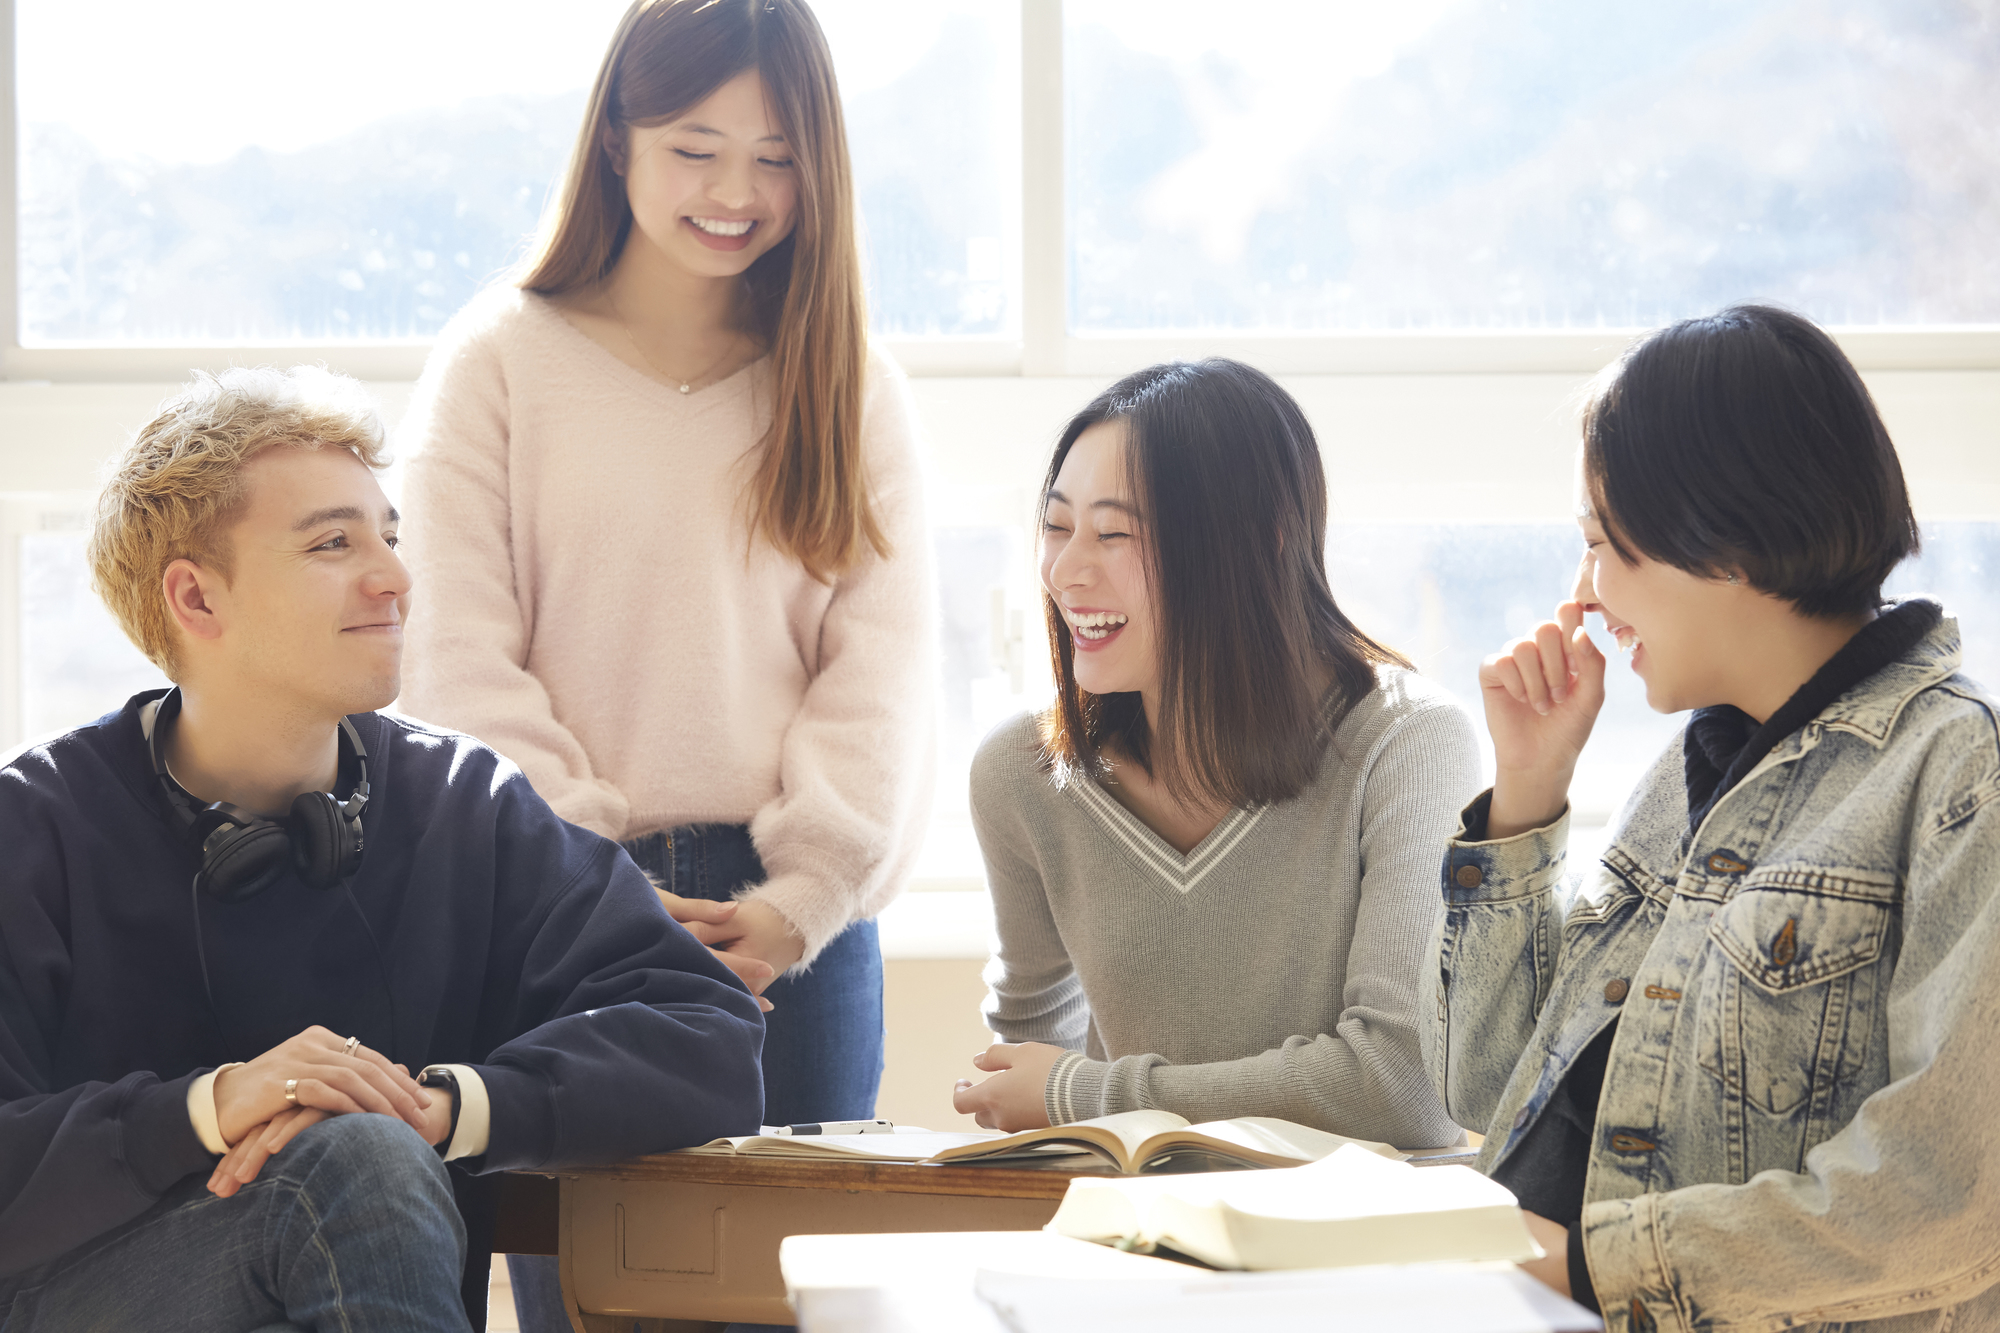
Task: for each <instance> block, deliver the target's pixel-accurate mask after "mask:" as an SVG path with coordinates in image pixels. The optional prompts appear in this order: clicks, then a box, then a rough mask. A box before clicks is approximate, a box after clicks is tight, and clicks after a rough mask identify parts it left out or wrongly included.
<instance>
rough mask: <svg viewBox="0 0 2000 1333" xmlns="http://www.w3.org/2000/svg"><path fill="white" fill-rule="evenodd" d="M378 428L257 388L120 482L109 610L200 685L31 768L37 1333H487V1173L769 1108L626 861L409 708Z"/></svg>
mask: <svg viewBox="0 0 2000 1333" xmlns="http://www.w3.org/2000/svg"><path fill="white" fill-rule="evenodd" d="M381 438H382V437H381V429H380V426H379V424H378V423H377V421H376V419H375V416H374V413H373V411H372V409H371V408H370V407H369V406H368V404H367V402H366V400H365V397H364V396H363V395H362V394H361V392H360V390H359V387H358V386H356V385H354V384H353V383H352V382H351V381H346V380H342V379H340V378H339V377H336V376H331V375H328V374H327V373H326V372H324V371H315V370H310V369H300V370H295V371H291V372H289V373H283V372H277V371H269V370H263V371H247V370H237V371H230V372H228V373H226V374H224V375H221V376H219V377H203V378H202V379H200V380H199V381H198V382H196V383H195V384H194V385H192V386H190V387H189V388H188V389H187V390H185V391H184V392H183V393H182V394H180V395H179V396H178V397H176V398H175V399H173V400H172V401H171V402H169V403H168V404H167V405H166V406H165V409H164V410H163V411H162V413H161V414H160V416H159V417H158V419H156V420H155V421H153V422H152V423H151V424H150V425H148V426H147V427H145V429H143V430H142V431H141V432H140V433H139V436H138V438H137V439H136V440H135V441H134V443H133V445H132V446H131V448H130V449H129V450H128V451H127V452H126V454H125V456H124V458H123V459H122V461H121V462H120V464H119V465H118V468H117V470H116V472H115V473H114V475H113V476H112V478H111V480H110V481H109V482H108V483H107V485H106V487H105V489H104V493H103V497H102V499H101V500H100V502H99V508H98V514H97V521H96V526H95V529H94V531H93V533H92V537H91V544H90V557H91V566H92V570H93V572H94V576H95V579H96V582H97V586H98V590H99V592H100V593H101V594H102V595H103V597H104V599H105V601H106V602H107V603H108V604H109V605H110V606H111V608H112V610H113V611H114V612H115V613H116V614H117V616H118V618H119V620H120V622H121V623H122V624H123V625H124V627H125V628H126V630H127V632H128V633H129V634H130V635H131V636H132V638H133V639H134V641H136V642H137V643H138V644H139V646H140V647H141V648H142V649H143V650H144V651H145V652H146V654H147V655H148V656H149V657H151V658H152V659H153V661H155V662H156V663H158V664H159V665H160V667H161V668H162V669H163V670H164V671H165V672H166V673H167V675H168V676H169V677H170V678H171V679H172V680H173V681H175V682H176V688H175V689H174V690H172V691H149V692H147V693H144V694H141V695H139V696H137V697H135V698H133V699H132V700H130V701H129V702H127V703H126V705H125V706H124V707H123V708H122V709H119V710H118V711H117V712H114V713H111V714H108V715H106V716H105V717H103V718H100V719H99V720H98V721H96V722H94V723H92V724H90V725H89V726H86V727H82V728H79V729H78V730H76V731H73V732H70V733H68V734H67V735H64V736H61V737H58V738H57V739H55V740H53V741H49V742H47V743H45V744H41V745H37V746H35V747H33V748H31V749H28V750H26V751H24V752H22V753H20V754H18V755H15V756H12V757H10V758H9V759H8V760H7V762H5V763H4V764H0V844H3V845H4V846H5V847H6V848H7V870H6V872H5V873H6V877H7V884H6V888H5V891H4V893H0V1325H4V1326H5V1328H6V1329H7V1330H8V1333H17V1330H22V1331H25V1330H41V1329H70V1328H85V1327H88V1328H98V1327H126V1326H132V1325H133V1324H135V1323H140V1322H143V1323H145V1324H147V1325H150V1326H153V1327H173V1328H202V1329H214V1330H227V1329H252V1328H296V1327H308V1328H340V1329H350V1330H355V1333H361V1331H362V1330H369V1329H390V1328H395V1329H408V1328H425V1329H433V1328H437V1329H444V1328H464V1327H466V1326H467V1321H468V1317H470V1319H471V1321H472V1322H473V1323H475V1324H476V1323H479V1322H481V1320H482V1319H483V1314H484V1300H485V1297H484V1287H485V1283H484V1264H485V1262H486V1256H485V1254H484V1253H483V1252H482V1251H483V1250H484V1248H485V1247H484V1246H483V1245H481V1244H479V1243H477V1237H478V1236H479V1235H481V1234H482V1233H484V1232H487V1231H488V1230H489V1228H490V1217H483V1216H482V1215H481V1213H482V1209H481V1207H480V1201H481V1200H482V1199H483V1198H484V1197H485V1194H484V1191H482V1190H480V1189H479V1188H478V1182H477V1180H476V1179H475V1174H476V1173H483V1172H491V1171H496V1170H501V1169H506V1168H513V1167H550V1166H557V1165H561V1164H563V1163H573V1162H581V1161H592V1160H600V1161H601V1160H610V1159H615V1158H618V1157H623V1156H629V1155H632V1154H635V1153H642V1152H653V1151H660V1150H664V1149H668V1148H673V1147H679V1146H684V1145H686V1144H689V1143H693V1142H698V1141H701V1140H705V1139H707V1138H710V1137H712V1136H714V1135H717V1134H721V1133H737V1132H745V1131H747V1130H749V1129H750V1128H752V1127H754V1126H755V1125H756V1124H757V1120H758V1117H759V1112H760V1110H761V1098H762V1090H761V1082H760V1078H759V1074H758V1063H757V1061H758V1049H759V1043H760V1040H761V1034H762V1025H761V1020H760V1017H759V1014H758V1010H757V1003H756V1001H755V1000H754V999H752V997H751V996H750V995H749V993H748V992H747V991H746V990H745V989H744V988H743V986H742V985H741V983H739V982H738V981H737V980H736V979H735V978H734V977H733V976H732V975H731V974H730V972H729V971H728V970H727V969H726V968H724V967H723V966H722V965H721V964H720V963H718V962H716V961H715V960H714V958H713V957H712V956H711V955H710V953H709V951H708V950H707V949H705V948H703V947H702V946H701V945H699V944H697V943H696V942H695V941H694V940H693V939H692V938H691V937H690V936H689V935H688V934H687V933H686V932H685V931H684V930H683V929H682V928H681V927H679V926H677V925H675V924H674V923H673V922H672V921H671V920H669V919H668V917H667V916H666V914H665V912H664V911H663V910H662V909H661V907H660V904H659V899H658V898H657V897H656V896H655V894H654V893H653V890H652V888H651V886H650V885H649V884H648V882H647V880H646V878H645V876H644V875H643V874H642V873H641V872H640V871H639V870H638V868H637V867H635V866H634V865H633V864H632V862H631V861H630V859H629V858H627V857H626V856H625V854H624V853H623V852H622V851H620V850H619V848H618V847H617V846H616V845H615V844H613V843H611V842H608V841H606V840H605V839H603V838H600V837H598V836H597V835H595V834H592V833H589V832H586V831H584V830H582V829H579V828H576V827H574V826H572V825H569V824H566V823H564V822H563V821H561V820H559V819H557V818H556V817H555V816H554V815H553V814H552V813H551V812H550V811H549V809H548V807H547V805H546V804H544V803H543V802H542V801H541V799H540V798H539V797H537V796H536V795H535V794H534V792H533V791H532V790H530V788H529V786H528V784H527V782H526V781H525V780H524V779H523V778H522V777H521V775H520V772H519V771H518V770H517V769H515V768H514V767H513V766H512V765H510V764H508V763H507V762H506V761H505V760H504V759H501V758H500V757H499V756H498V755H496V754H494V753H493V752H492V751H491V750H489V749H487V748H486V747H484V746H482V745H480V744H479V743H478V742H476V741H473V740H471V739H470V738H468V737H465V736H461V735H456V734H452V733H449V732H443V731H438V730H435V729H433V728H429V727H426V726H423V725H422V724H420V723H414V722H410V721H407V720H404V719H400V718H394V717H389V716H385V715H383V714H381V713H379V712H376V711H375V710H377V709H380V708H382V707H384V706H386V705H387V704H388V703H389V702H390V701H391V700H393V699H394V698H395V696H396V693H397V689H398V685H399V680H400V668H401V656H402V628H403V623H404V620H405V617H406V616H407V614H408V611H409V606H410V578H409V575H408V573H407V572H406V571H405V570H404V568H403V565H402V562H401V561H400V560H399V559H398V558H397V556H396V551H395V546H396V526H397V515H396V512H395V510H394V509H393V508H392V507H391V506H390V504H389V502H388V501H387V499H386V498H384V496H383V493H382V489H381V487H380V486H379V485H378V484H377V482H376V478H375V469H376V468H378V467H379V466H380V465H381V464H382V462H383V458H382V455H381ZM418 1069H421V1070H423V1074H422V1076H421V1078H415V1077H412V1074H411V1072H410V1071H412V1070H418ZM446 1161H450V1162H451V1163H452V1164H453V1169H452V1170H450V1171H449V1172H448V1171H447V1169H446V1168H445V1166H444V1162H446ZM454 1193H456V1194H457V1195H458V1200H457V1205H456V1206H455V1205H454V1198H453V1196H454ZM461 1213H463V1217H461ZM468 1230H470V1232H471V1234H472V1235H473V1237H474V1238H475V1240H474V1243H473V1244H471V1245H470V1246H468V1244H467V1232H468ZM462 1275H463V1288H462V1289H461V1284H462Z"/></svg>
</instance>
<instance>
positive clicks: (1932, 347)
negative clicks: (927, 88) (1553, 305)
mask: <svg viewBox="0 0 2000 1333" xmlns="http://www.w3.org/2000/svg"><path fill="white" fill-rule="evenodd" d="M1019 3H1020V6H1021V130H1022V139H1021V185H1022V189H1021V218H1020V237H1021V256H1020V259H1021V269H1020V272H1021V290H1020V303H1021V308H1020V329H1021V336H1020V337H1018V338H1009V337H949V336H938V337H928V338H922V337H885V338H881V339H879V340H878V341H879V343H880V344H881V345H882V346H883V348H884V349H885V350H886V351H888V352H889V354H890V355H891V356H893V357H894V358H895V359H896V360H897V361H898V362H899V363H900V364H901V365H902V366H903V367H904V368H905V369H906V370H907V371H908V372H909V373H910V374H912V375H920V376H950V377H964V376H1021V377H1030V378H1032V377H1042V376H1065V375H1085V376H1100V377H1101V376H1106V375H1113V374H1118V373H1122V372H1123V371H1125V370H1128V369H1130V368H1131V367H1133V366H1135V365H1143V364H1146V363H1149V362H1152V361H1158V360H1161V359H1163V358H1167V357H1173V356H1233V357H1237V358H1240V359H1242V360H1246V361H1249V362H1252V363H1254V364H1256V365H1258V366H1261V367H1263V368H1264V369H1266V370H1269V371H1271V372H1273V373H1279V374H1293V375H1328V374H1332V375H1344V374H1384V373H1391V374H1393V373H1417V374H1503V375H1504V374H1535V373H1550V372H1581V373H1590V372H1592V371H1595V370H1597V369H1599V368H1600V367H1602V366H1604V365H1606V364H1607V363H1609V362H1610V361H1611V360H1613V359H1614V358H1615V357H1616V356H1617V355H1618V353H1619V351H1620V350H1621V349H1622V348H1623V347H1625V345H1626V344H1627V343H1629V342H1630V341H1631V340H1632V338H1633V337H1635V336H1637V335H1638V334H1639V333H1641V332H1643V330H1642V329H1638V328H1599V329H1581V330H1573V329H1560V330H1494V331H1454V330H1439V331H1430V330H1410V331H1403V330H1384V331H1368V332H1355V333H1341V334H1297V335H1288V334H1243V333H1234V332H1229V331H1224V330H1216V331H1203V330H1198V329H1197V330H1177V331H1173V332H1168V333H1159V334H1121V335H1092V334H1077V333H1074V332H1072V331H1071V330H1070V328H1069V312H1068V296H1069V274H1068V244H1067V240H1068V238H1067V235H1066V230H1067V222H1068V219H1067V212H1066V201H1065V198H1064V192H1065V182H1064V60H1063V0H1019ZM17 40H18V39H17V24H16V17H15V3H14V0H0V80H4V96H0V258H4V260H5V262H4V265H0V268H4V272H0V323H4V337H0V380H12V381H36V380H46V381H51V382H56V383H119V382H124V383H131V382H139V381H176V380H179V379H182V378H184V377H185V375H186V374H187V372H188V370H189V368H190V367H200V368H204V369H221V368H223V367H226V366H230V365H240V364H244V363H246V362H264V361H271V360H273V359H279V360H290V361H295V362H296V361H324V362H326V363H327V364H329V365H333V366H338V367H339V368H340V369H342V370H344V371H346V372H347V373H349V374H351V375H354V376H356V377H357V378H360V379H364V380H377V381H408V380H414V379H416V378H417V376H418V374H419V373H420V372H421V371H422V369H423V363H424V359H425V357H426V356H428V355H429V353H430V348H431V343H430V340H429V339H411V340H407V341H394V342H351V343H308V342H261V343H240V344H225V343H205V344H197V343H188V344H166V345H144V346H91V347H23V346H22V345H21V341H20V338H21V334H20V329H21V324H20V251H19V244H18V240H19V225H20V219H19V213H18V209H19V204H20V200H19V180H18V175H17V172H18V157H19V115H18V96H17V90H16V87H15V60H16V46H17ZM1831 332H1832V333H1833V334H1834V336H1835V337H1836V338H1837V339H1838V340H1839V342H1840V344H1841V346H1842V347H1843V348H1845V349H1846V351H1847V353H1848V355H1849V356H1850V357H1852V358H1853V359H1854V361H1855V363H1856V365H1857V366H1859V367H1860V368H1861V369H1862V370H1864V371H1866V370H1995V369H2000V324H1991V325H1951V326H1912V327H1900V328H1899V327H1882V326H1866V327H1851V328H1839V327H1836V328H1834V329H1832V330H1831Z"/></svg>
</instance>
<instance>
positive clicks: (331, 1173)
mask: <svg viewBox="0 0 2000 1333" xmlns="http://www.w3.org/2000/svg"><path fill="white" fill-rule="evenodd" d="M207 1184H208V1177H207V1176H206V1175H201V1174H196V1175H191V1176H189V1177H187V1178H186V1179H185V1180H182V1181H181V1182H180V1183H178V1184H177V1185H175V1186H174V1187H173V1188H172V1189H171V1190H169V1191H168V1192H167V1193H166V1194H165V1195H164V1196H162V1197H161V1199H160V1200H159V1202H157V1203H155V1204H154V1205H153V1206H152V1207H151V1208H149V1209H148V1210H146V1212H144V1213H142V1214H140V1215H139V1216H138V1217H136V1218H134V1219H133V1220H132V1221H130V1222H127V1223H126V1224H124V1225H123V1226H121V1227H118V1228H116V1229H114V1230H112V1231H109V1232H106V1233H105V1234H104V1235H102V1236H99V1237H97V1238H96V1239H94V1240H92V1241H90V1242H89V1243H87V1244H85V1245H81V1246H78V1247H77V1248H76V1249H75V1250H73V1251H71V1252H70V1253H69V1254H66V1255H64V1256H63V1257H62V1258H60V1259H57V1260H55V1261H54V1262H52V1263H47V1264H43V1265H41V1266H40V1267H38V1268H33V1269H29V1270H28V1271H27V1272H24V1273H16V1274H12V1275H10V1276H7V1277H0V1333H73V1331H74V1330H93V1331H94V1330H98V1329H106V1330H109V1329H129V1328H160V1329H168V1328H175V1329H181V1328H184V1329H202V1330H204V1333H247V1331H248V1330H251V1329H260V1330H266V1333H275V1331H276V1330H279V1329H286V1330H295V1329H301V1328H306V1329H339V1330H342V1331H343V1333H350V1331H351V1333H371V1331H372V1330H383V1331H384V1333H386V1331H387V1330H397V1333H404V1331H405V1330H409V1329H417V1328H421V1329H460V1330H463V1329H466V1328H468V1327H469V1326H468V1325H467V1323H466V1319H465V1307H464V1305H463V1304H462V1303H461V1301H460V1298H459V1289H458V1284H459V1272H460V1269H461V1268H463V1266H464V1263H465V1228H464V1225H463V1224H462V1223H461V1222H460V1221H459V1216H458V1208H457V1206H456V1205H454V1204H453V1203H452V1197H451V1185H450V1182H449V1181H448V1179H447V1178H446V1175H445V1169H444V1164H443V1163H442V1162H440V1161H439V1160H438V1156H437V1153H436V1152H435V1151H433V1150H432V1149H431V1147H430V1145H429V1144H427V1143H425V1142H424V1141H423V1140H422V1139H421V1138H419V1137H418V1136H417V1134H416V1132H415V1131H414V1130H412V1129H411V1128H410V1127H409V1126H408V1125H406V1124H404V1123H403V1122H402V1121H400V1120H393V1119H391V1118H390V1117H388V1116H383V1115H343V1116H335V1117H334V1118H333V1119H331V1120H326V1121H322V1122H321V1123H319V1124H317V1125H314V1126H312V1127H310V1128H308V1129H306V1130H304V1131H303V1132H301V1133H300V1134H299V1136H298V1137H297V1138H295V1139H293V1140H292V1142H291V1143H289V1144H287V1145H286V1146H285V1148H284V1150H283V1151H281V1152H280V1153H279V1154H278V1155H277V1156H276V1157H273V1158H272V1159H271V1160H270V1161H269V1162H267V1163H265V1165H264V1169H263V1170H262V1171H261V1172H260V1173H258V1176H257V1179H256V1180H254V1181H252V1182H251V1183H250V1184H248V1185H246V1186H244V1188H243V1189H242V1190H241V1191H240V1192H238V1193H237V1194H236V1196H235V1197H234V1198H229V1199H219V1198H217V1197H216V1196H214V1195H213V1194H210V1193H209V1192H208V1189H207Z"/></svg>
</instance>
